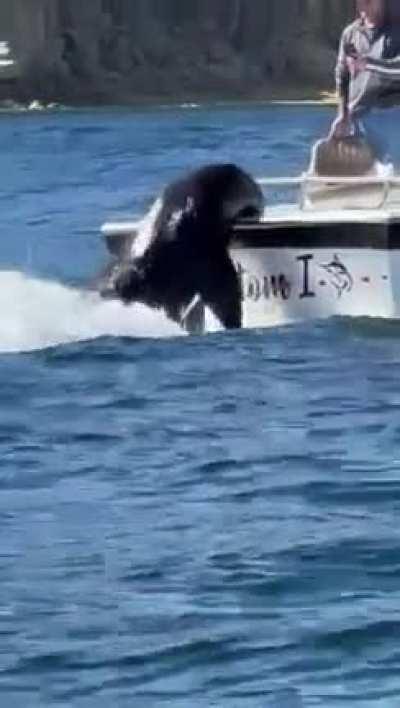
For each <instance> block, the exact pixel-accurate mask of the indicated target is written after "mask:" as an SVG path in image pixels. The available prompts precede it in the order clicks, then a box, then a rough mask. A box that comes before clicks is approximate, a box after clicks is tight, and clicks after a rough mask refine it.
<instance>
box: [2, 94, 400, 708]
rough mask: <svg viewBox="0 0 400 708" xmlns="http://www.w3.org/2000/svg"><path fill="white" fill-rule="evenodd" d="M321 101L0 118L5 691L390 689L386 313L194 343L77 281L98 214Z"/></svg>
mask: <svg viewBox="0 0 400 708" xmlns="http://www.w3.org/2000/svg"><path fill="white" fill-rule="evenodd" d="M330 119H331V112H330V110H329V109H327V108H317V107H312V108H311V107H300V106H298V107H287V106H285V107H282V106H281V107H280V106H275V107H266V106H253V107H236V108H233V107H232V108H198V109H194V108H193V109H190V108H189V107H188V108H186V109H183V108H182V109H163V108H160V109H158V110H156V109H154V110H147V111H146V110H143V111H136V112H133V111H87V112H83V111H81V112H73V111H66V112H61V113H51V114H50V113H49V114H37V115H36V114H35V115H31V114H30V115H2V116H1V117H0V153H1V180H0V205H1V240H0V352H1V353H0V400H1V408H0V411H1V413H0V415H1V420H0V705H1V706H4V708H20V707H21V708H22V706H24V707H25V706H28V707H29V708H39V707H40V708H50V707H51V708H56V707H57V708H61V707H62V706H69V707H72V708H128V706H129V708H130V707H132V706H134V707H135V708H136V706H137V707H138V708H164V706H171V707H173V708H208V707H210V706H213V707H216V708H278V707H279V708H304V707H306V706H321V707H323V708H326V707H328V708H330V707H334V706H335V707H336V706H338V707H339V706H340V707H347V706H349V707H350V706H351V707H353V706H357V707H360V708H361V707H363V708H364V706H365V707H367V706H368V707H371V708H372V707H374V708H376V707H377V708H387V707H389V708H392V707H396V706H400V645H399V636H400V532H399V522H398V520H399V512H400V417H399V413H400V323H396V322H379V321H368V320H333V321H329V322H325V323H315V324H306V325H299V326H292V327H282V328H278V329H270V330H267V331H254V332H249V331H246V332H238V333H218V334H213V335H207V336H203V337H193V338H190V337H186V336H182V335H181V333H180V332H179V330H178V329H177V328H176V327H175V326H174V325H173V324H171V323H170V322H168V321H167V320H166V319H165V318H164V316H163V315H162V314H160V313H155V312H151V311H150V310H148V309H147V308H145V307H133V308H131V309H128V308H124V307H122V306H121V305H119V304H118V303H110V302H102V301H101V300H99V298H98V297H97V296H96V295H95V294H94V293H93V292H89V291H87V290H86V285H87V284H88V283H90V281H91V279H92V278H93V276H94V275H95V274H96V273H97V271H98V270H99V269H100V268H101V267H102V265H103V263H104V260H105V251H104V246H103V244H102V241H101V238H100V236H99V226H100V224H101V223H102V221H104V220H105V219H106V218H111V217H112V218H116V217H118V216H123V215H124V216H127V215H129V216H135V215H136V216H138V215H141V214H142V213H143V211H144V210H145V209H146V208H147V206H148V205H149V204H150V203H151V201H152V199H153V197H154V196H155V195H156V194H157V193H158V191H159V190H160V188H161V187H162V186H163V185H164V184H165V183H166V182H168V181H169V180H170V179H171V178H173V177H175V176H177V175H178V174H180V173H181V171H182V170H183V169H186V168H187V167H192V166H195V165H197V164H201V163H204V162H207V161H210V160H216V159H218V160H226V159H229V160H235V161H237V162H238V163H239V164H240V165H242V166H243V167H245V168H247V169H249V170H250V171H251V172H252V173H253V174H257V175H266V174H281V175H283V174H288V173H289V174H296V173H297V172H298V171H299V170H301V169H303V168H304V167H305V166H306V165H307V161H308V158H309V148H310V145H311V143H312V141H313V140H314V139H315V138H316V137H319V136H321V135H322V134H323V133H324V131H325V130H326V128H327V126H328V124H329V120H330ZM395 127H396V126H395V125H394V126H393V132H394V134H395Z"/></svg>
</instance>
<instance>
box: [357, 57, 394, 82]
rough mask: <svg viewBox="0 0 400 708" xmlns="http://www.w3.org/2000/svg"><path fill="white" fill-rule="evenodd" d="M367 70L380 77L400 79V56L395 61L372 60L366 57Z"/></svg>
mask: <svg viewBox="0 0 400 708" xmlns="http://www.w3.org/2000/svg"><path fill="white" fill-rule="evenodd" d="M364 61H365V69H366V70H367V71H371V72H372V73H374V74H377V75H378V76H386V77H387V78H391V79H400V56H398V57H394V58H393V59H372V58H371V57H365V59H364Z"/></svg>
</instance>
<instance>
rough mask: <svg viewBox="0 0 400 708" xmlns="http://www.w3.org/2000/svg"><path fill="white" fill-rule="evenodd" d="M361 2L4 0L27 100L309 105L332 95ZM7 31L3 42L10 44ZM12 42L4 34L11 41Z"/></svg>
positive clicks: (4, 24) (2, 23)
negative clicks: (285, 101) (311, 99)
mask: <svg viewBox="0 0 400 708" xmlns="http://www.w3.org/2000/svg"><path fill="white" fill-rule="evenodd" d="M353 6H354V2H353V0H0V40H1V39H5V40H8V41H10V42H11V44H12V46H13V49H14V52H15V55H16V57H17V58H18V61H19V76H20V78H19V81H18V84H17V86H16V87H15V88H14V89H13V90H14V91H15V92H16V93H17V94H18V95H19V97H22V98H25V99H29V98H33V97H35V98H40V99H44V100H59V101H75V102H90V101H95V102H123V103H126V102H130V101H132V102H133V101H141V100H153V99H160V100H175V99H176V100H195V99H197V98H201V97H219V98H228V97H230V98H245V97H249V98H269V97H272V96H274V95H277V94H278V95H280V96H283V95H287V96H288V97H291V96H292V97H300V96H307V95H310V94H313V95H315V93H316V92H317V91H318V90H322V89H329V88H332V83H333V82H332V69H333V64H334V60H335V53H336V49H337V42H338V37H339V34H340V30H341V28H342V27H343V25H344V24H345V22H347V21H348V20H349V18H350V17H351V16H352V13H353ZM2 33H3V36H2ZM4 35H5V36H4Z"/></svg>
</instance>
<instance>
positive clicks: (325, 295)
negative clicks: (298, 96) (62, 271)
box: [102, 172, 400, 328]
mask: <svg viewBox="0 0 400 708" xmlns="http://www.w3.org/2000/svg"><path fill="white" fill-rule="evenodd" d="M258 182H259V184H260V185H261V186H262V187H263V190H264V191H265V196H266V204H267V206H266V208H265V211H264V215H263V218H262V219H261V220H260V221H252V222H247V221H246V222H239V223H237V224H236V225H235V226H234V235H233V239H232V244H231V255H232V258H233V260H234V262H235V264H236V267H237V270H238V273H239V275H240V278H241V281H242V289H243V327H245V328H250V327H257V328H258V327H269V326H274V325H282V324H286V323H290V322H296V321H302V320H314V319H320V318H328V317H332V316H357V317H359V316H367V317H381V318H397V317H400V177H397V176H394V175H393V174H392V173H391V172H389V173H385V172H382V173H381V174H376V175H372V176H367V177H361V178H359V177H357V178H354V177H351V178H350V177H347V178H344V177H332V178H331V177H323V178H321V177H314V176H311V175H310V174H308V173H307V174H303V175H300V176H299V177H294V178H293V177H290V178H268V179H260V180H258ZM288 191H291V192H292V194H293V192H295V193H297V197H296V198H294V199H293V201H292V202H290V203H275V204H271V205H270V206H269V205H268V203H269V202H271V200H272V198H273V197H276V196H277V194H278V193H279V194H281V195H282V194H283V193H284V192H286V195H287V193H288ZM139 227H140V223H138V222H132V221H126V222H123V221H122V222H107V223H105V224H104V225H103V226H102V234H103V236H104V238H105V240H106V243H107V247H108V250H109V251H110V252H111V253H114V254H115V255H120V254H121V252H122V251H123V250H124V249H125V248H127V247H130V244H132V241H133V240H134V238H135V234H136V233H137V231H138V228H139Z"/></svg>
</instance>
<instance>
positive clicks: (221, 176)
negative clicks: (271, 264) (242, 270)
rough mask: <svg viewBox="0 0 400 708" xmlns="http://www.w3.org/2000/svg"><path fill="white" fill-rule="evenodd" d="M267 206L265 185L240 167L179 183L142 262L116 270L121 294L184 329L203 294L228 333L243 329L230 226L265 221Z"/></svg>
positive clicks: (200, 173) (166, 199)
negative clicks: (187, 314) (186, 316)
mask: <svg viewBox="0 0 400 708" xmlns="http://www.w3.org/2000/svg"><path fill="white" fill-rule="evenodd" d="M262 208H263V195H262V192H261V190H260V188H259V186H258V185H257V184H256V183H255V182H254V180H252V178H251V177H250V176H249V175H247V174H246V173H245V172H243V171H242V170H241V169H239V168H238V167H236V166H235V165H210V166H207V167H204V168H202V169H200V170H197V171H195V172H193V173H191V174H189V175H188V176H186V177H185V178H183V179H180V180H178V181H177V182H174V183H173V184H171V185H170V186H169V187H167V189H166V190H165V192H164V194H163V206H162V210H161V213H160V215H159V217H158V219H157V221H156V224H155V227H154V232H153V234H152V237H151V239H150V242H149V244H148V246H147V248H146V250H145V252H144V254H143V256H141V257H139V258H136V259H134V260H131V261H129V262H127V263H121V264H120V265H119V266H117V268H116V270H115V271H114V283H113V285H114V288H115V291H116V293H117V295H118V296H119V297H120V298H121V299H122V300H123V301H124V302H126V303H129V302H142V303H144V304H146V305H148V306H150V307H155V308H163V309H164V310H165V312H166V314H167V315H168V316H169V317H170V318H171V319H173V320H174V321H176V322H179V323H180V324H181V323H182V317H183V314H184V312H185V309H186V308H187V307H188V305H189V304H190V303H191V301H192V300H193V298H194V297H195V295H196V294H198V295H199V296H200V297H201V300H202V301H203V303H204V304H206V305H208V306H209V307H210V309H211V310H212V311H213V312H214V314H215V315H216V316H217V317H218V319H219V320H220V321H221V323H222V324H223V325H224V327H226V328H237V327H240V326H241V289H240V282H239V278H238V275H237V273H236V270H235V267H234V265H233V263H232V260H231V258H230V255H229V252H228V246H229V242H230V239H231V234H232V224H233V223H234V222H235V221H236V220H238V219H246V218H251V219H256V218H259V217H260V216H261V214H262Z"/></svg>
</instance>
